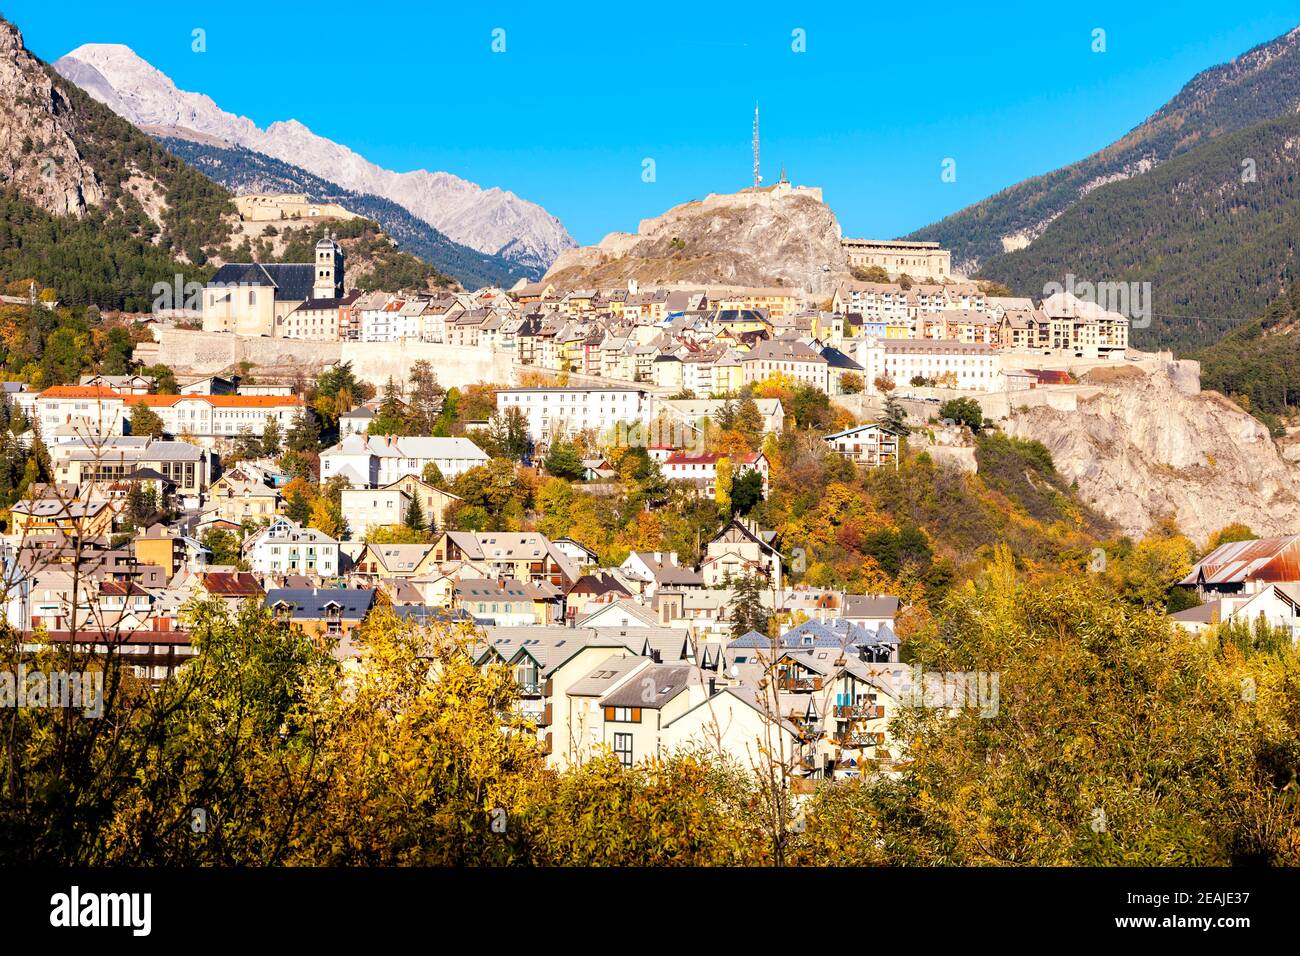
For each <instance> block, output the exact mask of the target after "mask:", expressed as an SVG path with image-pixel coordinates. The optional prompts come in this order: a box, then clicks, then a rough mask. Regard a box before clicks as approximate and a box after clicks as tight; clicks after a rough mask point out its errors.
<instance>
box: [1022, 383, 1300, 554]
mask: <svg viewBox="0 0 1300 956" xmlns="http://www.w3.org/2000/svg"><path fill="white" fill-rule="evenodd" d="M1125 371H1127V372H1130V373H1134V374H1131V375H1128V376H1118V377H1115V376H1112V377H1110V379H1109V380H1107V381H1104V383H1103V382H1100V381H1098V382H1091V383H1089V377H1088V376H1086V375H1085V376H1084V378H1083V381H1084V382H1085V383H1089V384H1097V385H1100V386H1101V391H1100V393H1099V394H1097V395H1095V396H1092V397H1089V398H1086V399H1081V400H1080V402H1079V407H1078V410H1077V411H1076V412H1067V411H1062V410H1059V409H1053V408H1048V407H1045V406H1040V407H1036V408H1032V409H1025V410H1023V411H1020V412H1017V413H1015V414H1013V415H1012V417H1011V419H1010V421H1009V422H1008V423H1007V425H1006V428H1007V431H1008V432H1009V433H1010V434H1012V435H1016V436H1019V437H1023V438H1033V439H1036V440H1038V441H1040V442H1042V443H1043V444H1044V445H1046V446H1047V448H1048V450H1049V451H1051V453H1052V459H1053V460H1054V461H1055V462H1056V467H1057V469H1058V470H1059V471H1060V473H1061V474H1062V475H1064V476H1065V478H1066V480H1068V481H1075V482H1077V483H1078V488H1079V495H1080V497H1081V498H1082V499H1083V500H1084V501H1085V502H1087V503H1088V504H1090V505H1092V506H1093V507H1094V508H1096V509H1097V511H1099V512H1100V513H1101V514H1103V515H1105V516H1106V517H1108V518H1110V519H1111V520H1112V521H1113V522H1114V523H1115V524H1116V525H1117V526H1118V527H1119V528H1121V529H1122V530H1123V531H1124V533H1126V534H1129V535H1132V536H1135V537H1136V536H1140V535H1142V534H1143V533H1144V532H1146V531H1147V530H1148V529H1150V528H1151V527H1152V525H1154V524H1155V523H1156V522H1157V521H1158V520H1159V519H1160V518H1161V517H1162V516H1164V515H1169V514H1172V515H1173V516H1174V517H1175V518H1176V519H1177V521H1178V525H1179V527H1180V528H1181V529H1182V531H1183V532H1184V533H1185V534H1187V535H1189V536H1191V537H1192V538H1193V539H1195V540H1197V541H1198V542H1201V543H1204V542H1205V540H1206V539H1207V538H1208V537H1209V536H1210V535H1211V534H1212V533H1213V532H1215V531H1217V530H1218V529H1219V528H1222V527H1223V526H1224V525H1226V524H1229V523H1231V522H1234V521H1240V522H1242V523H1244V524H1246V525H1249V526H1250V528H1251V529H1253V530H1254V531H1255V533H1257V534H1261V535H1267V534H1283V533H1289V532H1294V531H1296V529H1297V528H1300V465H1297V464H1296V463H1294V462H1291V461H1288V460H1286V459H1284V458H1283V457H1282V455H1281V454H1280V453H1279V450H1278V447H1277V445H1276V444H1274V442H1273V440H1272V439H1271V438H1270V437H1269V434H1268V430H1267V429H1266V428H1265V427H1264V426H1263V425H1261V424H1260V423H1259V422H1258V421H1256V420H1255V419H1254V418H1252V417H1251V416H1249V415H1247V414H1246V413H1245V412H1243V411H1242V410H1241V409H1240V408H1238V407H1237V406H1236V405H1234V404H1233V403H1232V402H1230V401H1228V400H1227V399H1226V398H1224V397H1223V396H1222V395H1219V394H1218V393H1216V392H1202V393H1199V394H1188V390H1186V389H1183V390H1180V389H1179V388H1178V387H1177V386H1176V384H1175V378H1174V376H1172V375H1171V374H1170V373H1169V372H1168V371H1162V372H1155V373H1152V374H1146V373H1144V372H1140V371H1139V370H1137V369H1126V370H1125Z"/></svg>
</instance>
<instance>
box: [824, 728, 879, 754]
mask: <svg viewBox="0 0 1300 956" xmlns="http://www.w3.org/2000/svg"><path fill="white" fill-rule="evenodd" d="M834 740H835V743H836V744H838V745H839V746H841V747H850V748H854V749H860V748H862V747H880V746H883V745H884V743H885V735H884V734H883V733H879V732H877V731H867V730H841V731H838V732H836V734H835V736H834Z"/></svg>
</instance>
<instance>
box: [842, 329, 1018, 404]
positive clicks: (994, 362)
mask: <svg viewBox="0 0 1300 956" xmlns="http://www.w3.org/2000/svg"><path fill="white" fill-rule="evenodd" d="M856 346H857V351H856V354H857V360H858V364H859V365H861V366H862V368H863V379H864V381H865V384H866V387H867V391H868V393H870V394H873V395H874V394H876V393H877V392H878V389H877V388H876V384H875V382H876V379H877V378H879V377H881V376H882V375H887V376H888V377H889V378H890V379H891V380H892V381H893V382H894V384H895V385H896V386H903V385H907V384H909V383H910V382H911V381H912V379H914V378H923V379H931V380H936V381H937V380H940V379H943V378H948V379H949V380H950V381H953V382H954V386H955V387H956V388H958V389H965V390H968V391H976V392H991V391H995V390H997V389H999V388H1001V387H1002V378H1001V376H1000V375H999V374H998V369H999V362H998V354H997V349H996V348H994V347H993V346H991V345H983V344H976V343H968V342H953V341H942V340H925V341H921V340H917V339H906V340H903V339H874V338H863V339H860V340H858V342H857V343H856Z"/></svg>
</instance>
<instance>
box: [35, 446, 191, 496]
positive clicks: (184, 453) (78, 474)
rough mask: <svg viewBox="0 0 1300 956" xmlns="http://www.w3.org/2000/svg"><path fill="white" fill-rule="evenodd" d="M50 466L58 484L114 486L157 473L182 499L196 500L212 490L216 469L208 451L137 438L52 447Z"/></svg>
mask: <svg viewBox="0 0 1300 956" xmlns="http://www.w3.org/2000/svg"><path fill="white" fill-rule="evenodd" d="M50 462H51V466H52V467H53V469H54V480H55V482H56V483H57V484H66V485H77V486H80V485H85V484H90V483H111V482H117V481H122V480H123V479H127V478H129V477H131V476H132V475H136V474H139V473H141V472H155V473H157V474H159V475H161V476H163V478H165V479H166V480H167V481H169V482H170V483H171V484H172V486H173V494H175V495H177V496H178V497H180V498H182V499H196V498H197V496H198V495H200V494H202V493H204V492H206V491H207V490H208V485H209V482H210V481H211V478H212V467H213V465H212V453H211V452H210V451H208V450H207V449H206V448H200V447H199V446H197V445H192V444H190V443H189V442H183V441H167V440H164V439H159V438H148V437H140V436H136V435H124V436H121V437H117V438H111V439H106V440H101V441H91V442H86V441H77V442H66V443H63V444H59V445H52V446H50Z"/></svg>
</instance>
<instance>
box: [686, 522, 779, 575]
mask: <svg viewBox="0 0 1300 956" xmlns="http://www.w3.org/2000/svg"><path fill="white" fill-rule="evenodd" d="M771 537H772V536H771V535H770V534H768V533H762V532H759V531H758V529H757V527H755V526H752V525H750V524H747V523H745V522H744V521H742V520H740V519H739V518H733V519H731V523H730V524H729V525H727V526H726V527H724V528H723V529H722V530H721V531H719V532H718V533H717V534H716V535H715V536H714V538H713V540H712V541H710V542H709V543H708V546H707V547H706V549H705V551H706V554H705V558H704V560H703V561H702V562H701V563H700V574H701V575H702V576H703V578H704V586H705V587H710V588H716V587H722V586H725V585H726V584H727V583H728V582H730V581H739V580H740V579H741V578H748V577H763V578H766V579H767V581H768V582H770V584H771V586H772V588H773V589H775V590H776V591H778V592H779V591H780V590H781V552H780V551H778V550H777V549H776V547H775V546H774V544H773V542H772V540H771Z"/></svg>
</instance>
